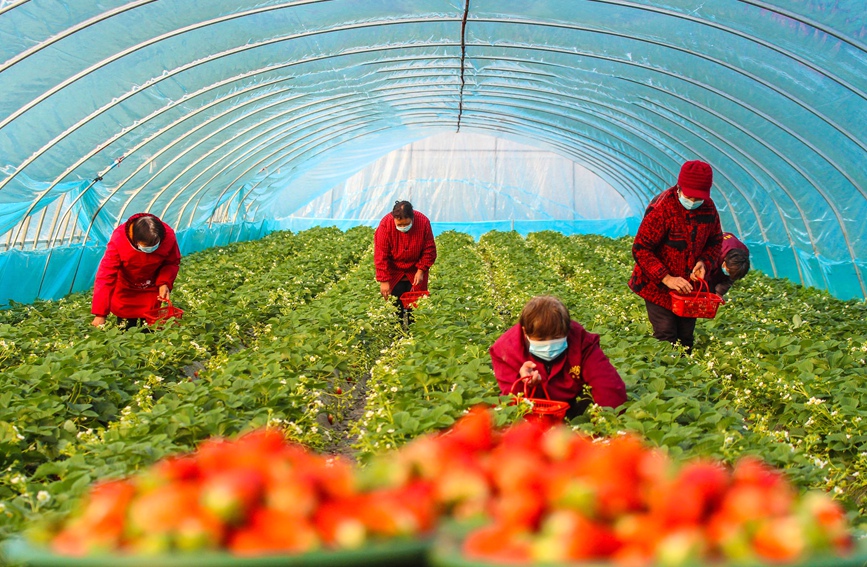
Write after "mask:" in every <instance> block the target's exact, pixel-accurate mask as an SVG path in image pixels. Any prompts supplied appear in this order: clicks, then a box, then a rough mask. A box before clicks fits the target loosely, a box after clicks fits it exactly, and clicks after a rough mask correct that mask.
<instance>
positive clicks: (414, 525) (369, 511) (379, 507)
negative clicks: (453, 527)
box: [358, 490, 422, 538]
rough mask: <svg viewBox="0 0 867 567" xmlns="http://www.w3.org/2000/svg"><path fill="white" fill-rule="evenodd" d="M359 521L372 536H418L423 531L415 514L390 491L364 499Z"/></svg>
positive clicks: (379, 491) (374, 493)
mask: <svg viewBox="0 0 867 567" xmlns="http://www.w3.org/2000/svg"><path fill="white" fill-rule="evenodd" d="M358 519H359V520H360V521H361V523H362V524H364V527H365V529H366V531H367V533H369V534H370V535H371V536H379V537H386V538H393V537H397V536H408V535H414V534H418V533H420V532H421V530H422V526H421V525H420V524H419V521H418V518H417V517H416V515H415V513H414V512H413V511H412V510H411V509H410V508H409V506H407V503H406V502H404V500H403V499H401V498H400V495H399V494H397V493H395V492H392V491H389V490H378V491H374V492H371V493H368V494H365V495H364V496H363V497H362V504H361V505H360V506H359V509H358Z"/></svg>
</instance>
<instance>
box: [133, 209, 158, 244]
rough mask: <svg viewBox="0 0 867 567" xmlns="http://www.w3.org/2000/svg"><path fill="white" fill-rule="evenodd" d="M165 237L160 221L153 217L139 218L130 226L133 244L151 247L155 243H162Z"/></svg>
mask: <svg viewBox="0 0 867 567" xmlns="http://www.w3.org/2000/svg"><path fill="white" fill-rule="evenodd" d="M165 236H166V229H165V227H164V226H163V223H162V221H160V219H158V218H157V217H155V216H146V217H139V218H137V219H135V222H134V223H133V226H132V239H133V244H136V245H138V244H144V245H145V246H153V245H155V244H156V243H157V242H162V240H163V238H165Z"/></svg>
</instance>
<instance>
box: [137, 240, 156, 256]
mask: <svg viewBox="0 0 867 567" xmlns="http://www.w3.org/2000/svg"><path fill="white" fill-rule="evenodd" d="M159 247H160V242H159V241H157V243H156V244H154V245H153V246H139V247H138V249H139V250H141V251H142V252H144V253H145V254H150V253H151V252H156V250H157V248H159Z"/></svg>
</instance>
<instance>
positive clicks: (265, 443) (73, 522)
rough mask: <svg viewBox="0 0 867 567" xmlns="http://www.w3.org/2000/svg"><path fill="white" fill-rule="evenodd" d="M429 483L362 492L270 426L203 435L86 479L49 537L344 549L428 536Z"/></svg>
mask: <svg viewBox="0 0 867 567" xmlns="http://www.w3.org/2000/svg"><path fill="white" fill-rule="evenodd" d="M434 510H435V506H434V503H433V497H432V489H431V487H430V486H429V485H427V484H424V483H416V482H409V483H405V484H403V485H401V486H399V487H398V486H395V487H377V488H370V489H362V487H361V486H360V484H359V477H358V475H357V472H356V469H355V468H354V467H353V466H352V465H350V464H349V463H347V462H346V461H344V460H341V459H339V458H326V457H323V456H320V455H316V454H314V453H311V452H309V451H307V450H306V449H304V448H303V447H301V446H298V445H295V444H291V443H288V442H286V440H285V438H284V436H283V435H282V434H281V433H280V432H279V431H277V430H273V429H263V430H258V431H254V432H252V433H249V434H247V435H244V436H242V437H240V438H238V439H237V440H235V441H226V440H222V439H213V440H209V441H207V442H205V443H203V444H202V445H201V446H200V447H199V449H198V450H197V451H196V452H195V453H193V454H190V455H185V456H180V457H174V458H169V459H166V460H163V461H160V462H158V463H157V464H155V465H154V466H153V467H151V468H150V469H149V470H147V471H145V472H144V473H141V474H139V475H137V476H135V477H131V478H128V479H124V480H116V481H111V482H106V483H103V484H98V485H96V486H95V487H94V488H93V489H92V490H91V492H90V494H89V495H88V496H87V498H85V499H84V500H83V502H82V506H81V509H80V510H79V511H78V513H76V514H74V515H73V516H72V517H71V518H70V519H69V520H68V521H67V522H66V523H65V525H64V526H63V527H62V529H61V530H60V531H59V532H58V533H57V535H56V536H55V537H54V538H53V539H52V543H51V547H52V549H53V550H54V551H55V552H57V553H60V554H63V555H76V556H80V555H87V554H91V553H105V552H121V553H131V554H151V555H152V554H162V553H171V552H174V551H180V552H191V551H200V550H217V549H224V550H228V551H230V552H232V553H235V554H238V555H261V554H287V553H303V552H307V551H313V550H316V549H320V548H331V549H354V548H358V547H361V546H362V545H364V544H365V543H367V541H368V540H369V539H376V538H382V539H389V538H393V537H397V536H401V535H410V536H413V535H417V534H423V533H426V532H429V531H430V530H431V529H432V528H433V525H434V520H435V516H434Z"/></svg>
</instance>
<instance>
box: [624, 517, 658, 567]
mask: <svg viewBox="0 0 867 567" xmlns="http://www.w3.org/2000/svg"><path fill="white" fill-rule="evenodd" d="M614 533H615V535H616V536H617V538H618V540H619V541H620V542H622V544H623V547H624V550H623V551H622V555H623V558H620V559H618V563H619V562H621V561H624V562H626V563H629V564H633V563H634V562H635V561H637V560H638V559H639V558H644V559H646V560H647V561H650V560H651V559H652V558H653V554H654V553H655V550H656V544H657V542H658V541H660V540H661V539H662V538H663V537H664V536H665V531H664V528H663V526H662V522H660V521H658V520H657V519H656V518H655V517H653V516H652V515H650V514H647V513H638V514H627V515H624V516H621V517H620V518H618V519H617V520H616V521H615V523H614ZM618 555H621V553H618Z"/></svg>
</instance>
